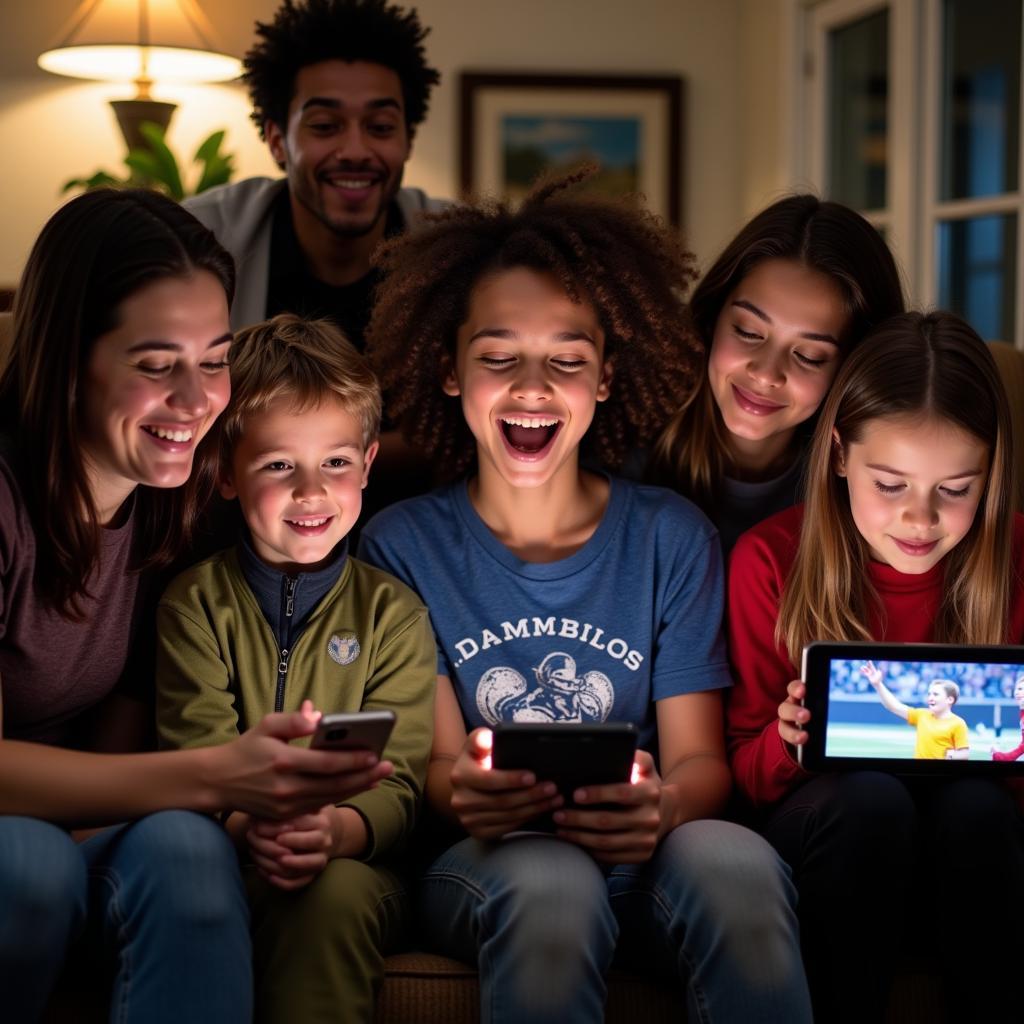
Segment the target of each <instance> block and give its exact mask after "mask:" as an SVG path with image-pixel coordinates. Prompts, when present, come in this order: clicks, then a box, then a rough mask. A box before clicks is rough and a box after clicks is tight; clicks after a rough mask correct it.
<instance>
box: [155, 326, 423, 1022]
mask: <svg viewBox="0 0 1024 1024" xmlns="http://www.w3.org/2000/svg"><path fill="white" fill-rule="evenodd" d="M230 362H231V385H232V396H231V402H230V404H229V406H228V408H227V410H226V412H225V413H224V416H223V419H222V422H221V424H220V434H221V443H220V452H219V472H220V489H221V493H222V494H223V495H224V497H226V498H229V499H230V498H237V499H238V501H239V504H240V506H241V511H242V514H243V516H244V518H245V523H246V527H247V529H246V530H245V531H244V534H243V536H242V538H241V539H240V541H239V543H238V544H237V545H236V546H235V547H233V548H230V549H228V550H227V551H223V552H220V553H219V554H217V555H215V556H214V557H212V558H210V559H207V560H206V561H204V562H201V563H200V564H199V565H197V566H195V567H193V568H192V569H190V570H188V571H187V572H185V573H183V574H182V575H181V576H179V577H178V578H177V579H175V580H174V582H173V583H172V584H171V586H170V587H169V588H168V590H167V592H166V594H165V595H164V596H163V598H162V600H161V602H160V605H159V609H158V612H157V628H158V636H159V640H158V663H157V689H158V696H157V726H158V733H159V737H160V742H161V745H162V746H163V747H169V748H175V747H195V746H207V745H212V744H216V743H223V742H226V741H227V740H229V739H231V738H233V737H235V736H236V735H238V733H240V732H241V731H243V730H244V729H245V728H246V727H247V726H248V725H249V724H251V723H252V722H256V721H259V719H260V718H261V717H262V716H263V715H264V714H266V713H267V712H268V711H274V710H277V711H291V710H296V709H299V708H300V707H302V706H303V705H304V703H305V702H307V701H311V702H312V704H313V706H315V707H316V708H318V709H320V710H322V711H324V712H334V711H360V710H380V709H389V710H392V711H394V712H395V713H396V715H397V720H396V723H395V728H394V731H393V733H392V735H391V739H390V740H389V742H388V745H387V747H386V748H385V751H384V757H383V759H382V760H381V762H380V764H379V765H378V766H377V767H376V771H375V775H377V777H378V781H377V782H375V783H373V785H372V787H371V788H369V789H366V790H365V791H363V792H360V793H358V794H356V795H355V796H353V797H351V798H350V799H348V800H346V801H345V802H344V803H342V804H340V805H338V806H334V805H329V806H326V807H324V808H322V809H321V810H320V811H319V812H318V813H317V814H310V815H303V816H301V817H297V818H293V819H291V820H288V821H271V820H262V819H257V818H254V817H252V816H250V815H247V814H243V813H241V812H235V813H232V814H230V815H229V816H228V817H227V818H226V821H225V827H226V828H227V829H228V831H229V832H230V833H231V835H232V836H233V837H234V838H235V841H236V843H237V845H238V847H239V851H240V854H241V855H242V857H243V860H244V861H245V863H246V869H245V871H246V881H247V887H248V892H249V899H250V905H251V909H252V927H253V944H254V956H255V970H256V1006H257V1020H261V1021H295V1020H302V1021H321V1020H322V1021H328V1020H329V1021H332V1022H336V1021H370V1020H372V1019H373V1005H374V1003H373V1001H374V994H375V991H376V988H377V987H378V986H379V983H380V979H381V976H382V961H383V957H384V955H385V953H386V952H388V951H389V950H390V949H391V948H394V947H395V945H396V944H397V943H399V942H400V941H401V939H402V937H403V933H404V926H405V918H406V913H407V906H406V896H405V891H404V887H403V884H402V880H401V878H400V877H399V875H398V874H397V873H396V872H395V870H394V867H393V865H392V863H391V860H392V859H393V856H394V854H395V853H396V852H397V851H398V850H399V849H400V848H401V846H402V844H403V841H404V840H406V839H407V837H408V836H409V834H410V831H411V829H412V825H413V820H414V816H415V811H416V807H417V804H418V802H419V799H420V795H421V792H422V789H423V783H424V777H425V772H426V765H427V758H428V755H429V752H430V745H431V729H432V715H433V689H434V679H435V661H436V651H435V647H434V641H433V634H432V632H431V629H430V625H429V621H428V618H427V612H426V609H425V608H424V607H423V605H422V603H421V602H420V601H419V599H418V598H417V597H416V595H415V594H414V593H413V592H412V591H411V590H409V589H408V588H407V587H406V586H404V585H403V584H402V583H400V582H399V581H398V580H396V579H395V578H394V577H392V576H390V575H388V574H387V573H385V572H382V571H381V570H379V569H375V568H372V567H370V566H368V565H365V564H364V563H362V562H359V561H357V560H356V559H354V558H351V557H350V556H349V554H348V551H347V542H346V536H347V534H348V533H349V531H350V530H351V528H352V526H353V525H354V523H355V521H356V519H357V517H358V515H359V511H360V508H361V499H362V489H363V487H365V486H366V481H367V476H368V474H369V471H370V466H371V464H372V462H373V459H374V456H375V455H376V452H377V440H376V438H377V431H378V427H379V421H380V390H379V388H378V385H377V382H376V379H375V378H374V376H373V374H372V372H371V371H370V369H369V367H368V365H367V364H366V362H365V361H364V359H363V358H362V356H360V355H359V354H358V353H357V352H356V351H355V349H354V348H352V346H351V345H349V344H348V342H347V341H346V340H345V339H344V338H343V337H342V335H341V334H340V332H339V331H338V330H337V329H336V328H335V327H333V326H332V325H331V324H330V323H328V322H326V321H311V320H303V319H300V318H298V317H294V316H290V315H281V316H277V317H274V318H273V319H272V320H269V321H266V322H265V323H262V324H258V325H256V326H254V327H251V328H249V329H247V330H245V331H243V332H241V333H240V334H239V335H238V337H237V339H236V341H235V343H234V345H233V346H232V349H231V354H230Z"/></svg>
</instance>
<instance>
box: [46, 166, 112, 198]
mask: <svg viewBox="0 0 1024 1024" xmlns="http://www.w3.org/2000/svg"><path fill="white" fill-rule="evenodd" d="M126 183H127V182H126V180H125V179H124V178H115V177H114V176H113V175H112V174H111V173H110V172H109V171H104V170H99V171H96V172H95V173H94V174H93V175H92V176H91V177H88V178H69V179H68V180H67V181H65V182H64V184H63V185H62V186H61V190H60V191H61V194H63V193H65V192H70V191H71V189H73V188H81V189H84V190H85V191H86V192H88V191H89V190H90V189H94V188H105V187H106V186H108V185H110V186H113V187H114V188H117V187H119V186H122V185H125V184H126Z"/></svg>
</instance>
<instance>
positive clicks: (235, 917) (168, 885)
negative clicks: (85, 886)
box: [81, 811, 252, 1024]
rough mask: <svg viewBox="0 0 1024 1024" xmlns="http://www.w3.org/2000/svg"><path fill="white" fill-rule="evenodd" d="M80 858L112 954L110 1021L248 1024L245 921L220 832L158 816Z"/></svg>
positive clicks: (172, 814) (231, 857)
mask: <svg viewBox="0 0 1024 1024" xmlns="http://www.w3.org/2000/svg"><path fill="white" fill-rule="evenodd" d="M81 848H82V852H83V854H84V855H85V857H86V859H87V861H88V863H89V875H90V911H91V913H92V914H94V915H95V917H96V920H97V922H98V923H99V924H100V925H101V927H102V929H103V932H104V936H105V938H106V941H107V943H108V944H109V945H110V946H111V947H112V948H115V949H116V951H117V958H118V963H117V978H116V980H115V986H114V994H113V999H112V1001H111V1010H110V1019H111V1021H119V1022H125V1024H132V1022H136V1021H137V1022H140V1024H142V1022H145V1024H181V1022H182V1021H189V1022H192V1024H194V1022H203V1021H211V1022H212V1021H217V1022H230V1021H238V1022H248V1021H250V1020H251V1018H252V946H251V943H250V940H249V913H248V907H247V904H246V898H245V890H244V888H243V885H242V880H241V874H240V872H239V868H238V858H237V856H236V854H235V850H234V847H233V846H232V844H231V841H230V840H229V839H228V837H227V835H226V834H225V833H224V830H223V829H222V828H221V827H220V825H218V824H217V823H216V822H215V821H213V820H212V819H210V818H206V817H203V816H202V815H200V814H193V813H192V812H191V811H161V812H160V813H158V814H152V815H149V816H148V817H146V818H142V819H140V820H139V821H136V822H133V823H131V824H128V825H121V826H118V827H117V828H111V829H107V830H106V831H104V832H102V833H100V834H99V835H96V836H93V837H92V838H90V839H88V840H86V841H85V842H84V843H83V844H82V847H81Z"/></svg>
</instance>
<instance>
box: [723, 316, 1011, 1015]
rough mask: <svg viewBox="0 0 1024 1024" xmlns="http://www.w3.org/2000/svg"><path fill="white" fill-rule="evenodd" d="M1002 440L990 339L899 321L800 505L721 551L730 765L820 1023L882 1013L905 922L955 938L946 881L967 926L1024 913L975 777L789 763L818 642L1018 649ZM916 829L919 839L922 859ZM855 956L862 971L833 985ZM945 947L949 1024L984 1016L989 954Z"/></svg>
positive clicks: (818, 440) (867, 368)
mask: <svg viewBox="0 0 1024 1024" xmlns="http://www.w3.org/2000/svg"><path fill="white" fill-rule="evenodd" d="M1009 444H1010V419H1009V409H1008V404H1007V399H1006V395H1005V392H1004V391H1003V387H1002V383H1001V381H1000V378H999V374H998V371H997V369H996V366H995V363H994V361H993V359H992V356H991V354H990V352H989V350H988V348H987V346H986V345H985V344H984V342H982V341H981V339H980V338H978V336H977V335H976V334H975V333H974V331H972V330H971V328H970V327H969V326H968V325H967V324H966V323H964V321H962V320H961V319H960V318H959V317H957V316H955V315H953V314H952V313H931V314H928V315H923V314H920V313H908V314H904V315H902V316H898V317H894V318H892V319H890V320H888V321H886V322H885V323H883V324H881V325H880V326H879V327H878V328H877V329H876V330H874V331H872V332H871V333H870V334H869V335H868V337H867V338H865V340H864V341H863V342H862V343H861V344H860V346H859V347H858V349H857V351H855V352H854V353H853V354H852V355H851V356H850V357H849V359H848V360H847V361H846V363H845V364H844V366H843V367H842V369H841V370H840V371H839V375H838V377H837V379H836V382H835V384H834V385H833V387H832V391H831V392H830V394H829V396H828V398H827V399H826V401H825V404H824V407H823V409H822V412H821V416H820V418H819V421H818V424H817V428H816V431H815V434H814V439H813V443H812V445H811V449H810V454H809V457H808V482H807V497H806V503H805V504H804V505H802V506H796V507H794V508H792V509H787V510H785V511H783V512H781V513H779V514H777V515H775V516H773V517H771V518H770V519H768V520H766V521H765V522H762V523H760V524H758V525H757V526H756V527H754V528H753V529H752V530H750V531H749V532H748V533H746V534H745V535H744V536H743V537H741V538H740V540H739V542H738V543H737V545H736V547H735V548H734V550H733V554H732V562H731V565H730V573H729V597H728V612H727V621H728V628H729V641H730V659H731V662H732V665H733V672H734V678H735V682H736V686H735V688H734V690H733V692H732V694H731V700H730V702H729V707H728V724H727V737H728V743H729V754H730V761H731V765H732V768H733V773H734V776H735V778H736V781H737V785H738V788H739V790H740V792H741V793H742V794H743V795H744V796H745V797H746V798H747V800H748V802H749V803H750V804H751V805H752V806H753V807H754V808H755V809H756V811H755V813H756V815H757V818H758V820H759V821H760V824H761V827H762V830H763V832H764V834H765V836H766V837H767V838H768V839H770V840H771V841H772V843H773V844H774V845H775V847H776V849H777V850H778V851H779V852H780V853H781V854H782V856H783V857H784V858H785V859H786V860H787V861H788V862H789V864H790V865H791V866H792V868H793V870H794V876H795V878H796V880H797V885H798V888H799V890H800V904H799V906H800V916H801V928H802V940H803V945H804V951H805V957H806V961H807V965H808V976H809V980H810V981H811V987H812V995H813V996H814V998H815V1004H816V1013H815V1019H817V1020H822V1021H832V1020H851V1021H852V1020H861V1021H862V1020H879V1019H881V1017H882V1015H883V1005H884V998H885V987H886V984H887V981H888V979H889V977H890V975H891V971H892V965H893V963H894V958H895V956H896V954H897V952H898V950H899V948H900V943H901V941H902V939H903V937H904V932H903V925H904V924H905V923H906V922H907V920H908V919H913V920H914V921H915V922H916V923H917V926H918V927H917V930H918V931H921V930H922V928H921V926H922V925H923V926H925V927H936V928H939V929H940V934H941V935H943V936H945V935H949V937H950V938H952V937H953V935H956V934H958V933H959V932H960V931H961V928H962V926H963V924H964V922H963V921H962V919H958V918H957V917H956V916H955V915H954V916H952V917H951V916H950V915H949V909H950V908H949V906H948V905H947V904H946V903H945V902H944V901H943V900H942V899H941V898H940V897H939V894H940V893H941V892H943V891H944V890H946V889H948V888H949V887H950V886H951V885H952V884H953V883H954V881H955V888H956V905H957V906H969V907H970V908H971V913H972V914H973V916H974V921H973V924H972V927H971V934H978V935H985V934H990V932H989V931H988V930H987V928H988V927H990V928H991V929H992V931H993V932H994V931H995V929H996V927H997V925H998V922H999V920H1000V919H1001V918H1002V916H1003V915H1004V914H1005V915H1009V916H1010V917H1012V916H1013V915H1015V914H1018V913H1020V912H1021V911H1024V831H1022V825H1021V820H1020V817H1019V815H1018V813H1017V810H1016V808H1015V806H1014V804H1013V802H1012V800H1011V798H1010V795H1009V793H1008V792H1007V791H1006V790H1004V789H1003V788H1001V787H1000V786H998V785H996V784H994V783H992V782H990V781H988V780H984V779H976V778H974V779H972V778H959V779H957V780H955V781H950V780H942V781H939V782H936V783H935V784H934V785H928V784H927V783H921V782H918V783H915V784H914V785H910V784H908V783H905V782H904V781H901V780H899V779H897V778H895V777H893V776H890V775H885V774H881V773H877V772H848V773H842V774H833V775H819V776H815V777H812V776H810V775H808V773H807V772H805V771H804V770H803V769H802V768H801V767H800V766H799V764H798V762H797V758H796V750H797V748H798V747H799V746H800V745H801V744H803V743H804V742H806V738H807V733H808V730H812V729H814V728H815V727H816V723H815V722H813V721H810V712H809V711H808V710H807V709H806V708H804V707H803V706H802V704H801V700H802V699H803V697H804V694H805V688H804V684H803V683H802V682H800V681H799V680H798V679H797V677H798V675H799V671H798V669H797V668H796V666H797V665H799V664H800V658H801V652H802V649H803V647H804V645H806V644H807V643H809V642H811V641H812V640H832V641H848V640H875V641H885V642H889V643H922V642H933V641H944V642H953V643H960V644H985V643H1021V642H1022V641H1024V517H1021V516H1019V515H1015V514H1014V513H1013V510H1012V504H1011V495H1010V479H1011V463H1010V459H1011V453H1010V447H1009ZM915 832H916V833H919V834H920V836H921V837H923V838H924V840H925V842H924V845H923V846H922V851H923V853H924V862H923V865H918V866H915V858H914V852H915V850H914V845H913V844H914V835H915ZM922 891H927V892H930V893H931V894H932V896H933V897H934V898H933V899H923V900H920V899H918V896H919V895H920V893H921V892H922ZM933 911H935V912H936V917H935V919H934V920H933V919H932V918H930V917H929V916H928V915H929V914H931V913H932V912H933ZM985 922H987V926H986V924H985ZM942 929H949V931H942ZM868 948H870V949H871V969H870V971H865V972H860V973H859V974H858V977H857V980H856V984H855V985H850V984H848V982H849V980H850V969H851V968H850V965H851V964H852V963H855V962H857V961H858V958H860V957H862V956H863V955H864V951H865V950H866V949H868ZM958 950H959V952H958V969H957V971H956V972H954V979H963V983H962V984H959V985H957V986H955V987H956V993H955V995H956V996H957V998H958V1000H959V1001H960V1002H961V1004H962V1005H961V1006H960V1007H959V1011H960V1012H959V1013H957V1014H955V1015H954V1017H953V1019H979V1020H980V1019H985V1020H988V1019H997V1018H996V1017H995V1016H990V1012H989V1011H992V1012H993V1013H994V1011H995V1008H996V1006H997V1004H998V1003H999V1002H1000V999H1001V998H1002V997H1001V994H1000V993H1001V988H1002V986H1001V982H1000V979H1001V978H1003V977H1005V975H1004V974H1002V973H1001V972H1000V970H998V969H997V968H996V966H995V960H993V957H996V956H997V955H1001V954H998V952H997V951H996V950H995V949H994V947H993V946H992V945H991V944H988V943H984V942H980V943H975V942H974V941H973V940H972V939H970V938H969V937H967V941H965V942H963V943H962V944H958ZM1006 969H1007V970H1009V966H1008V965H1007V966H1006ZM990 1002H991V1003H992V1004H993V1005H992V1006H988V1005H987V1004H988V1003H990ZM983 1006H984V1007H985V1009H984V1011H983V1010H982V1007H983Z"/></svg>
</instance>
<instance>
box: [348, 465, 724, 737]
mask: <svg viewBox="0 0 1024 1024" xmlns="http://www.w3.org/2000/svg"><path fill="white" fill-rule="evenodd" d="M359 557H360V558H362V559H364V560H365V561H367V562H370V563H371V564H373V565H377V566H380V567H381V568H382V569H386V570H387V571H388V572H390V573H392V574H394V575H395V576H397V577H398V578H399V579H400V580H402V581H403V582H404V583H407V584H408V585H409V586H410V587H412V588H413V589H414V590H416V591H417V592H418V593H419V595H420V597H421V598H422V599H423V601H424V603H425V604H426V605H427V607H428V608H429V609H430V618H431V622H432V623H433V627H434V634H435V636H436V637H437V646H438V674H439V675H444V676H448V678H449V679H451V681H452V684H453V686H454V687H455V692H456V694H457V696H458V699H459V704H460V705H461V707H462V714H463V717H464V718H465V720H466V726H467V728H468V729H474V728H476V727H477V726H481V725H493V724H494V723H495V722H498V721H519V722H556V721H557V722H600V721H605V720H608V721H617V722H633V723H635V724H636V726H637V727H638V728H639V730H640V745H641V747H643V748H644V749H647V750H651V751H656V750H657V729H656V721H655V713H654V702H655V701H658V700H661V699H662V698H664V697H673V696H676V695H678V694H683V693H694V692H697V691H701V690H711V689H717V688H720V687H724V686H729V685H730V684H731V678H730V675H729V667H728V662H727V659H726V654H725V647H724V644H723V642H722V634H721V622H722V599H723V573H722V557H721V550H720V547H719V544H718V538H717V536H716V533H715V529H714V527H713V526H712V525H711V524H710V523H709V522H708V521H707V519H706V518H705V517H704V516H703V514H702V513H701V512H700V511H699V510H698V509H697V508H696V507H695V506H694V505H692V504H690V502H688V501H687V500H686V499H685V498H682V497H680V496H679V495H678V494H675V493H674V492H672V491H668V490H665V489H663V488H660V487H643V486H639V485H637V484H633V483H630V482H628V481H625V480H616V479H612V481H611V493H610V496H609V500H608V507H607V508H606V510H605V513H604V516H603V518H602V519H601V522H600V524H599V525H598V527H597V529H596V530H595V531H594V534H593V536H592V537H591V538H590V540H588V541H587V543H586V544H584V546H583V547H582V548H580V550H579V551H577V552H576V553H575V554H573V555H570V556H569V557H568V558H563V559H560V560H559V561H557V562H544V563H540V562H524V561H523V560H522V559H520V558H518V557H517V556H516V555H514V554H513V553H512V552H510V551H509V550H508V548H506V547H505V546H504V545H503V544H502V543H501V542H500V541H498V540H497V538H495V536H494V534H492V533H491V531H490V530H489V529H488V528H487V526H486V525H485V524H484V522H483V520H481V518H480V517H479V516H478V515H477V513H476V511H475V510H474V509H473V506H472V504H471V502H470V500H469V495H468V492H467V489H466V483H465V482H463V483H459V484H455V485H454V486H451V487H447V488H444V489H442V490H439V491H435V492H434V493H432V494H428V495H424V496H423V497H419V498H412V499H410V500H409V501H403V502H400V503H399V504H397V505H392V506H391V507H389V508H386V509H384V510H383V511H382V512H380V513H379V514H378V515H376V516H375V517H374V518H373V519H372V520H371V521H370V522H369V523H368V524H367V526H366V527H365V528H364V529H363V533H362V538H361V541H360V549H359Z"/></svg>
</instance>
